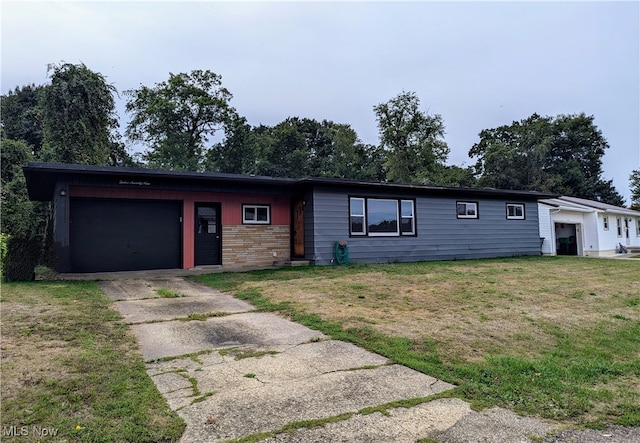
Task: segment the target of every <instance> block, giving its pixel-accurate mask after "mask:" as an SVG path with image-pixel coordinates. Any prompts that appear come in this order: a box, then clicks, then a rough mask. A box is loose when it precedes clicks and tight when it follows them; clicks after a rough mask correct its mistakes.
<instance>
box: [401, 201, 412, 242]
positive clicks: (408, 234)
mask: <svg viewBox="0 0 640 443" xmlns="http://www.w3.org/2000/svg"><path fill="white" fill-rule="evenodd" d="M404 202H408V203H411V215H410V216H407V215H402V204H403V203H404ZM399 212H400V219H399V222H400V225H399V226H398V228H399V230H400V235H401V236H415V235H416V201H415V200H412V199H411V200H410V199H406V198H403V199H401V200H400V205H399ZM406 218H409V219H411V232H406V233H405V232H403V231H402V221H403V220H404V219H406Z"/></svg>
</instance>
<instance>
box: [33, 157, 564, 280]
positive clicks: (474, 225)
mask: <svg viewBox="0 0 640 443" xmlns="http://www.w3.org/2000/svg"><path fill="white" fill-rule="evenodd" d="M24 173H25V177H26V180H27V188H28V192H29V198H30V199H32V200H37V201H52V202H53V210H54V228H53V230H54V244H55V250H56V255H57V260H58V264H57V270H58V271H59V272H62V273H71V272H74V273H75V272H104V271H123V270H146V269H171V268H183V269H191V268H196V267H202V266H218V267H219V268H221V269H222V270H237V269H255V268H260V267H268V266H279V265H284V264H286V263H288V262H291V261H295V260H305V261H308V262H310V263H312V264H317V265H330V264H334V263H343V262H345V261H346V259H348V260H349V261H350V262H358V263H364V262H369V263H373V262H378V263H386V262H410V261H422V260H452V259H470V258H485V257H505V256H519V255H539V254H540V253H541V249H540V248H541V239H540V234H539V226H538V200H539V199H542V198H554V197H556V195H551V194H543V193H536V192H525V191H506V190H497V189H473V188H450V187H436V186H422V185H409V184H397V183H379V182H365V181H357V180H345V179H327V178H302V179H289V178H272V177H258V176H247V175H234V174H219V173H198V172H184V171H160V170H151V169H141V168H128V167H100V166H86V165H70V164H54V163H30V164H28V165H27V166H26V167H25V168H24ZM347 253H348V254H347Z"/></svg>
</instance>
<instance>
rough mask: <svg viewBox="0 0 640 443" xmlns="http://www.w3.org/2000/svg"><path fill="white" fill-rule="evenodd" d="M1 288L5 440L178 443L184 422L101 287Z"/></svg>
mask: <svg viewBox="0 0 640 443" xmlns="http://www.w3.org/2000/svg"><path fill="white" fill-rule="evenodd" d="M1 291H2V292H1V296H2V298H1V302H0V307H1V309H2V311H1V316H2V354H1V356H2V361H1V371H2V388H1V389H2V391H1V394H2V405H1V412H2V415H1V420H0V425H1V432H2V435H1V436H0V440H2V441H14V440H15V441H19V442H36V441H60V442H62V441H65V442H74V441H82V442H172V441H178V440H179V438H180V436H181V435H182V432H183V430H184V426H185V425H184V422H183V420H182V419H181V418H179V417H178V416H177V415H176V414H175V413H174V412H172V411H171V410H170V409H169V407H168V405H167V403H166V401H165V400H164V398H163V397H162V396H161V395H160V393H159V392H158V390H157V389H156V387H155V385H154V384H153V382H152V381H151V379H150V378H149V377H148V376H147V373H146V370H145V365H144V362H143V360H142V357H141V355H140V353H139V350H138V347H137V344H136V341H135V338H134V337H133V335H132V334H131V331H130V329H129V327H128V326H127V325H125V324H124V323H122V321H121V318H120V317H119V315H118V314H117V313H116V312H115V311H114V310H112V309H111V308H110V307H109V302H108V300H107V298H106V297H105V296H104V295H103V294H102V292H101V291H100V290H99V289H98V287H97V286H96V284H95V283H93V282H64V281H55V282H32V283H4V284H2V288H1Z"/></svg>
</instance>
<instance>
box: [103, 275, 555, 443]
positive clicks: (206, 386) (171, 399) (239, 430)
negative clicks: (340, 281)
mask: <svg viewBox="0 0 640 443" xmlns="http://www.w3.org/2000/svg"><path fill="white" fill-rule="evenodd" d="M101 286H102V288H103V290H104V292H105V293H106V294H107V296H108V297H109V298H111V299H112V300H113V301H114V304H115V306H116V308H117V309H118V311H119V312H120V313H121V314H122V316H123V318H124V319H125V321H126V322H128V323H130V324H131V327H132V328H133V330H134V331H135V333H136V334H137V337H138V340H139V343H140V346H141V350H142V355H143V357H144V359H145V361H146V365H147V371H148V373H149V375H150V376H151V378H152V379H153V381H154V382H155V384H156V386H157V387H158V389H159V391H160V392H161V393H162V394H163V395H164V396H165V398H166V399H167V402H168V404H169V406H170V407H171V408H172V409H173V410H175V411H177V412H178V414H180V416H181V417H182V418H183V419H184V420H185V422H186V423H187V427H186V431H185V433H184V435H183V437H182V440H181V441H182V442H189V443H191V442H217V441H225V440H233V439H237V438H240V437H243V436H247V435H255V434H263V440H264V441H269V442H275V441H279V442H374V441H376V442H377V441H392V442H415V441H416V440H419V439H423V438H426V437H430V438H437V439H438V441H446V442H467V441H478V442H479V441H482V442H519V441H522V442H528V441H530V438H540V437H541V436H544V435H545V433H546V432H547V431H549V430H550V429H551V428H552V425H551V424H548V423H543V422H540V421H537V420H533V419H526V418H520V417H517V416H515V414H513V413H511V412H510V411H505V410H501V409H498V408H494V409H492V410H489V411H485V412H482V413H478V412H474V411H472V410H471V409H470V407H469V405H468V404H467V403H465V402H463V401H461V400H458V399H439V400H434V401H430V402H427V403H422V404H419V405H417V406H413V407H407V408H392V409H388V410H385V411H384V413H381V412H372V413H365V412H366V411H363V409H365V408H373V407H376V406H380V405H384V404H387V403H390V402H394V401H400V400H406V399H412V398H417V397H428V396H430V395H433V394H436V393H439V392H443V391H446V390H448V389H451V388H453V386H452V385H450V384H448V383H445V382H443V381H440V380H437V379H435V378H433V377H430V376H428V375H425V374H422V373H420V372H417V371H414V370H412V369H409V368H407V367H404V366H401V365H398V364H392V363H391V362H389V361H388V360H387V359H386V358H384V357H381V356H380V355H377V354H374V353H371V352H368V351H365V350H363V349H361V348H358V347H357V346H354V345H352V344H349V343H345V342H341V341H336V340H331V339H330V337H327V336H325V335H323V334H321V333H319V332H317V331H313V330H311V329H309V328H306V327H304V326H301V325H299V324H296V323H293V322H291V321H289V320H286V319H283V318H282V317H279V316H277V315H275V314H271V313H259V312H252V311H253V307H252V306H251V305H249V304H247V303H245V302H243V301H240V300H237V299H235V298H233V297H231V296H229V295H226V294H223V293H220V292H219V291H215V290H212V289H211V288H208V287H205V286H201V285H199V284H197V283H194V282H190V281H188V280H185V279H182V278H178V277H174V278H155V279H144V278H140V279H136V280H115V281H105V282H101ZM161 293H164V294H165V295H166V294H172V295H179V296H180V297H176V298H161V296H160V294H161ZM332 417H333V418H336V417H339V420H334V421H332V422H330V423H329V420H326V419H328V418H332ZM308 420H324V421H327V423H326V424H325V425H324V426H321V427H310V426H307V427H302V428H301V429H298V430H296V431H294V430H291V431H289V432H286V433H284V432H279V431H281V430H282V429H283V427H285V426H287V425H291V424H292V423H295V422H301V421H308ZM469 433H470V434H469Z"/></svg>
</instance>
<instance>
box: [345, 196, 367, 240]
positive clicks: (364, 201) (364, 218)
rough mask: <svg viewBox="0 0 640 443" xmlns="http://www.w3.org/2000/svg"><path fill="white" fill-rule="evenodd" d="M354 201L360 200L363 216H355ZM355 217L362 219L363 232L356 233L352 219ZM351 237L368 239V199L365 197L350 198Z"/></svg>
mask: <svg viewBox="0 0 640 443" xmlns="http://www.w3.org/2000/svg"><path fill="white" fill-rule="evenodd" d="M354 200H359V201H361V202H362V214H356V215H354V214H353V211H352V208H353V207H354V206H353V205H352V202H353V201H354ZM353 217H362V231H354V230H353V229H352V228H353V223H352V222H351V219H352V218H353ZM349 235H350V236H354V237H366V236H367V199H366V198H364V197H349Z"/></svg>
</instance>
